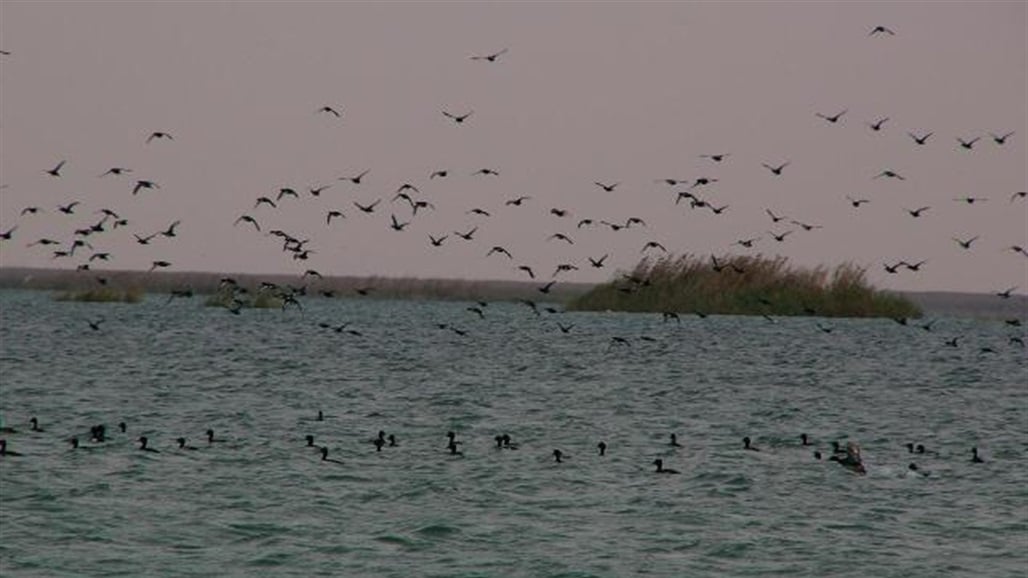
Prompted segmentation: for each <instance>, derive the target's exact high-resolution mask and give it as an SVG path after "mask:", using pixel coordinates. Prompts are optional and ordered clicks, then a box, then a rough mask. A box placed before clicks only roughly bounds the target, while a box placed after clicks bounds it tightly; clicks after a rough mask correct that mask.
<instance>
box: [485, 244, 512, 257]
mask: <svg viewBox="0 0 1028 578" xmlns="http://www.w3.org/2000/svg"><path fill="white" fill-rule="evenodd" d="M493 253H500V254H501V255H506V256H507V258H508V259H513V258H514V256H513V255H511V254H510V251H508V250H506V249H504V248H503V247H501V246H499V245H496V246H495V247H493V248H492V249H489V252H488V253H486V254H485V256H486V257H488V256H490V255H492V254H493Z"/></svg>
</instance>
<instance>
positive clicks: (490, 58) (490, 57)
mask: <svg viewBox="0 0 1028 578" xmlns="http://www.w3.org/2000/svg"><path fill="white" fill-rule="evenodd" d="M507 50H508V49H506V48H504V49H503V50H500V51H499V52H494V53H492V54H484V55H475V56H471V57H469V58H471V60H485V61H487V62H496V59H497V58H499V57H501V56H503V55H504V54H506V53H507Z"/></svg>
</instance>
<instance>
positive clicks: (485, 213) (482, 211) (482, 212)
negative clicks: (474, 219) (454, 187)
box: [467, 207, 491, 217]
mask: <svg viewBox="0 0 1028 578" xmlns="http://www.w3.org/2000/svg"><path fill="white" fill-rule="evenodd" d="M467 214H469V215H481V216H483V217H489V216H491V215H490V214H489V211H486V210H485V209H479V208H478V207H475V208H474V209H471V210H469V211H468V213H467Z"/></svg>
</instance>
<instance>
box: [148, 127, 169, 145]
mask: <svg viewBox="0 0 1028 578" xmlns="http://www.w3.org/2000/svg"><path fill="white" fill-rule="evenodd" d="M155 138H156V139H161V138H166V139H168V140H175V139H173V138H171V135H170V134H169V133H166V132H161V131H159V130H158V131H154V132H152V133H150V136H148V137H146V143H147V144H150V141H152V140H153V139H155Z"/></svg>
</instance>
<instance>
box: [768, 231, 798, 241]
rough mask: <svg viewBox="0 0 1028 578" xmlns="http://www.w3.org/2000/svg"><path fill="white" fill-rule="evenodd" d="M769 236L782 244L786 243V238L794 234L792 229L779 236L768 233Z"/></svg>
mask: <svg viewBox="0 0 1028 578" xmlns="http://www.w3.org/2000/svg"><path fill="white" fill-rule="evenodd" d="M767 234H768V235H771V238H772V239H774V240H775V241H778V242H779V243H782V242H784V241H785V238H786V237H788V236H789V235H790V234H792V230H791V229H790V230H788V231H786V232H784V233H782V234H781V235H779V234H777V233H774V232H772V231H768V232H767Z"/></svg>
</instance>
